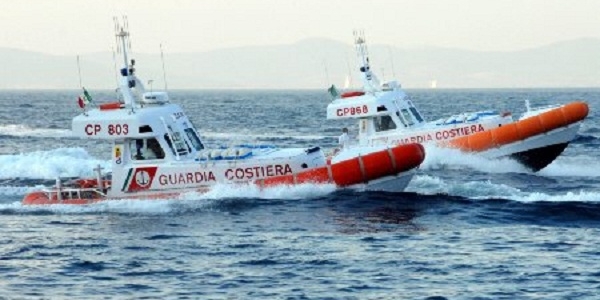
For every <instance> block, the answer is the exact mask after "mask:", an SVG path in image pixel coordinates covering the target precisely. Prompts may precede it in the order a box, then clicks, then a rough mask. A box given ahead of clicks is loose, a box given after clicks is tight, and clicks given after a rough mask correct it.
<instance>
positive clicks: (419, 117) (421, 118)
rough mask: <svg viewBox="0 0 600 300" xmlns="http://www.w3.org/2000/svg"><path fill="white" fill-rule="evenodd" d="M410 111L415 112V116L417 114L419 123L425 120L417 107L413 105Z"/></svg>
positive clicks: (416, 117)
mask: <svg viewBox="0 0 600 300" xmlns="http://www.w3.org/2000/svg"><path fill="white" fill-rule="evenodd" d="M410 111H411V112H412V113H413V116H415V119H417V121H418V122H419V123H421V122H423V117H421V114H419V112H418V111H417V109H416V108H414V107H413V106H411V107H410Z"/></svg>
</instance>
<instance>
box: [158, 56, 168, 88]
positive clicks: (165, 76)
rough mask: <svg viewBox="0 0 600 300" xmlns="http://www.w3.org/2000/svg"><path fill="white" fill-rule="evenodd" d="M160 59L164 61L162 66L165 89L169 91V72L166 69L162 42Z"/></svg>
mask: <svg viewBox="0 0 600 300" xmlns="http://www.w3.org/2000/svg"><path fill="white" fill-rule="evenodd" d="M160 60H161V61H162V67H163V79H164V81H165V91H167V72H166V71H165V57H164V54H163V48H162V44H160Z"/></svg>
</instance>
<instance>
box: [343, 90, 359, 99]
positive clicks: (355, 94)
mask: <svg viewBox="0 0 600 300" xmlns="http://www.w3.org/2000/svg"><path fill="white" fill-rule="evenodd" d="M364 94H365V92H363V91H351V92H345V93H342V94H341V95H340V96H341V97H342V98H350V97H358V96H362V95H364Z"/></svg>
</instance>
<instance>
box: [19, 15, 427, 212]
mask: <svg viewBox="0 0 600 300" xmlns="http://www.w3.org/2000/svg"><path fill="white" fill-rule="evenodd" d="M116 28H117V38H118V39H120V42H121V44H122V46H121V50H122V52H123V59H124V61H123V63H124V65H123V68H122V69H121V70H120V75H121V78H120V83H119V90H120V92H121V94H122V98H123V99H122V101H118V102H113V103H105V104H101V105H98V106H97V107H94V108H90V109H87V108H86V106H85V105H84V103H83V102H84V99H85V97H84V98H81V97H80V99H79V101H80V106H83V109H84V111H83V112H82V113H81V114H80V115H78V116H76V117H75V118H74V119H73V121H72V131H73V135H74V136H77V137H81V138H86V139H97V140H106V141H109V142H112V155H111V156H112V172H111V173H110V174H102V173H101V170H100V168H98V169H97V170H96V173H97V176H96V178H89V179H86V178H82V179H78V180H71V181H69V182H62V181H61V180H60V179H57V183H56V186H55V187H53V188H47V189H43V190H40V191H34V192H31V193H29V194H27V195H26V196H25V198H24V200H23V203H24V204H28V205H45V204H88V203H93V202H98V201H103V200H107V199H130V198H139V199H154V198H172V197H173V196H176V195H178V194H181V193H183V192H189V191H198V192H204V191H207V190H209V189H210V187H212V186H214V185H215V184H218V183H221V184H223V183H224V184H228V183H252V184H257V185H259V186H271V185H280V184H300V183H334V184H336V185H338V186H355V187H358V188H364V189H366V190H386V191H402V190H403V189H404V188H405V187H406V185H407V184H408V182H409V181H410V179H411V178H412V176H413V173H414V169H415V168H417V167H418V166H419V165H420V164H421V162H423V159H424V155H425V154H424V150H423V147H422V146H421V145H420V144H409V145H400V146H396V147H387V146H385V147H382V146H376V147H352V148H348V149H344V150H342V151H341V152H340V153H339V154H338V155H336V156H335V157H333V158H331V159H330V160H328V159H327V158H326V157H325V155H324V154H323V151H322V150H321V149H320V148H319V147H313V148H289V149H278V148H275V147H272V146H253V145H238V146H235V147H227V148H215V149H208V148H206V147H205V145H204V144H203V143H202V140H201V139H200V137H199V134H198V131H197V130H196V128H195V127H194V125H193V124H192V122H191V121H190V120H189V119H188V117H187V116H186V114H185V113H184V112H183V110H182V109H181V107H180V106H179V105H177V104H174V103H171V102H170V100H169V97H168V94H167V93H166V92H154V91H151V92H149V91H146V89H145V88H144V85H143V83H142V82H141V80H140V79H139V78H138V77H137V76H136V74H135V69H134V60H131V64H128V58H127V45H128V32H127V30H126V28H123V27H121V26H119V25H118V24H117V27H116ZM84 95H85V96H88V94H87V91H85V90H84ZM88 106H89V105H88Z"/></svg>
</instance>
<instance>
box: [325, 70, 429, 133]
mask: <svg viewBox="0 0 600 300" xmlns="http://www.w3.org/2000/svg"><path fill="white" fill-rule="evenodd" d="M345 94H346V93H344V94H341V96H340V97H337V98H335V99H334V100H333V101H332V102H331V103H330V104H329V105H328V106H327V119H331V120H337V119H348V118H355V119H359V133H360V135H377V134H378V133H385V132H386V131H390V130H396V131H397V130H402V129H403V128H410V127H417V126H419V125H421V124H424V123H425V120H424V118H423V117H422V115H421V113H420V112H419V110H418V109H417V108H416V107H415V106H414V105H413V103H412V101H411V100H410V98H409V97H408V95H406V94H405V93H404V92H403V91H402V90H401V89H400V85H399V84H398V83H397V82H396V81H391V82H386V83H384V84H382V85H381V91H380V92H377V93H373V92H371V93H364V94H362V95H360V94H356V96H350V97H344V95H345Z"/></svg>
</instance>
